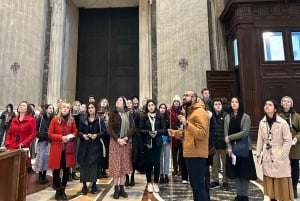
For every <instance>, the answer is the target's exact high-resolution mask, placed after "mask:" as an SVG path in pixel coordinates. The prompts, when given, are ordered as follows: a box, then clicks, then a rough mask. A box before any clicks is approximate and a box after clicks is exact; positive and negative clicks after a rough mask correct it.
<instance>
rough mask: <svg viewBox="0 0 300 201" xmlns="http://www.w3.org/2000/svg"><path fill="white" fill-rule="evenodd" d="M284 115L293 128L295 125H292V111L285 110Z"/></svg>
mask: <svg viewBox="0 0 300 201" xmlns="http://www.w3.org/2000/svg"><path fill="white" fill-rule="evenodd" d="M283 115H284V117H285V118H284V119H285V120H286V122H287V123H288V125H289V126H290V127H291V128H292V127H293V125H292V118H291V117H292V114H291V113H290V112H284V113H283Z"/></svg>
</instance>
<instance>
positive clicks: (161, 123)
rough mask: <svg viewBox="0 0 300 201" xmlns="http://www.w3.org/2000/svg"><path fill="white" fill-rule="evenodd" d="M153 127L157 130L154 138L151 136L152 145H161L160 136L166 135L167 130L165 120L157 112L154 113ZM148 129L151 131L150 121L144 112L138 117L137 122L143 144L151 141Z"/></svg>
mask: <svg viewBox="0 0 300 201" xmlns="http://www.w3.org/2000/svg"><path fill="white" fill-rule="evenodd" d="M154 128H155V131H157V135H156V136H155V138H153V141H152V143H153V144H152V146H154V147H155V146H156V147H161V146H162V143H163V142H162V137H161V136H162V135H166V134H167V133H168V132H167V126H166V121H165V120H164V118H162V117H161V115H160V114H158V113H157V114H156V119H155V123H154ZM150 131H152V127H151V122H150V120H149V118H148V115H147V114H144V115H143V116H142V117H141V118H140V123H139V132H140V133H141V135H142V138H143V144H144V145H146V144H150V141H151V136H150V135H149V133H150Z"/></svg>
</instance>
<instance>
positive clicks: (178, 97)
mask: <svg viewBox="0 0 300 201" xmlns="http://www.w3.org/2000/svg"><path fill="white" fill-rule="evenodd" d="M174 101H179V103H180V102H181V99H180V96H179V95H175V96H174V98H173V101H172V103H174Z"/></svg>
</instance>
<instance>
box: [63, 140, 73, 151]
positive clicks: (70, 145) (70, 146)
mask: <svg viewBox="0 0 300 201" xmlns="http://www.w3.org/2000/svg"><path fill="white" fill-rule="evenodd" d="M65 151H66V154H72V153H75V143H74V141H73V140H72V141H69V142H67V143H66V144H65Z"/></svg>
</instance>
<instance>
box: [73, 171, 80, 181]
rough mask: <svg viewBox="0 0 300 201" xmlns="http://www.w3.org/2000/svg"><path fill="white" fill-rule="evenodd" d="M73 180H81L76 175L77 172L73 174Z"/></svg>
mask: <svg viewBox="0 0 300 201" xmlns="http://www.w3.org/2000/svg"><path fill="white" fill-rule="evenodd" d="M72 179H73V180H79V177H78V176H77V175H76V174H75V172H72Z"/></svg>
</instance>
